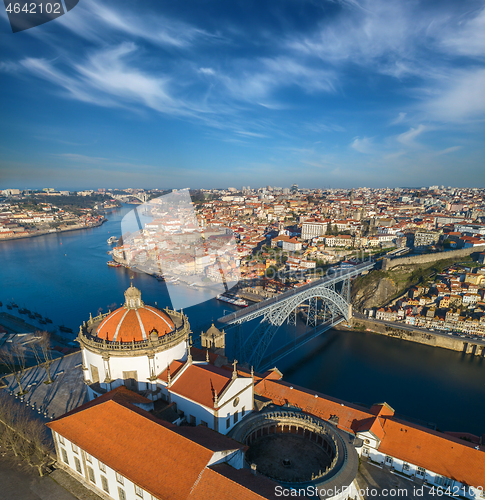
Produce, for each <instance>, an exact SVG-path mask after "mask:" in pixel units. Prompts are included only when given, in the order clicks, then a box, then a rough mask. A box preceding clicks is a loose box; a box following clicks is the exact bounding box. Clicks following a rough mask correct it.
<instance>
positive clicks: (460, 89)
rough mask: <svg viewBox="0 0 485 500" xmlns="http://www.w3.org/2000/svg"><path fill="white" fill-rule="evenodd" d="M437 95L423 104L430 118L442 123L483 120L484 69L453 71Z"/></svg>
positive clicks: (484, 101) (484, 96)
mask: <svg viewBox="0 0 485 500" xmlns="http://www.w3.org/2000/svg"><path fill="white" fill-rule="evenodd" d="M441 87H442V88H441V89H436V93H437V94H438V95H437V96H435V97H432V98H431V99H429V100H427V101H426V102H425V110H426V111H427V112H428V113H429V115H430V117H432V118H434V119H435V120H440V121H444V122H462V121H466V120H476V119H482V120H483V119H485V92H484V89H485V69H484V68H478V67H474V68H470V69H465V70H454V71H453V72H451V74H450V77H449V79H448V80H447V81H445V82H443V83H442V85H441Z"/></svg>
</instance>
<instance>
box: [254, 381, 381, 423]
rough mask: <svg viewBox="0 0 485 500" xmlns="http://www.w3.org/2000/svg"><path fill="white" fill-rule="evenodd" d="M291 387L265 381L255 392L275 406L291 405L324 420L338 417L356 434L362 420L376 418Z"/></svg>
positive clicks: (256, 386) (360, 408)
mask: <svg viewBox="0 0 485 500" xmlns="http://www.w3.org/2000/svg"><path fill="white" fill-rule="evenodd" d="M290 387H291V385H290V384H288V383H287V382H283V381H274V380H268V379H263V380H261V381H260V382H259V383H258V384H256V385H255V387H254V392H255V393H256V394H259V395H260V396H264V397H266V398H268V399H271V400H272V401H273V402H274V403H275V404H279V405H283V404H285V403H289V404H291V405H293V406H297V407H298V408H301V409H302V410H303V411H305V412H306V413H310V414H312V415H315V416H316V417H319V418H322V419H323V420H330V418H331V417H332V416H337V417H338V419H339V423H338V426H339V427H341V428H342V429H345V430H351V431H354V432H355V430H356V429H357V428H358V426H359V424H360V422H361V421H362V420H364V419H366V418H369V417H374V415H373V414H372V413H370V411H369V410H366V409H365V408H362V407H360V406H357V405H353V404H349V403H346V402H344V401H341V400H339V399H335V398H330V397H329V396H325V395H324V394H320V393H318V392H315V391H310V390H309V389H305V388H303V387H298V386H292V387H293V389H290ZM315 395H316V396H318V397H315Z"/></svg>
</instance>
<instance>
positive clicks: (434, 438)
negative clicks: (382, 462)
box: [379, 418, 485, 487]
mask: <svg viewBox="0 0 485 500" xmlns="http://www.w3.org/2000/svg"><path fill="white" fill-rule="evenodd" d="M380 420H381V422H382V427H383V429H384V432H385V437H384V439H383V440H382V442H381V445H380V447H379V451H380V452H382V453H385V454H386V455H390V456H393V457H398V458H400V459H401V460H404V461H406V462H409V463H412V464H415V465H418V466H420V467H424V468H425V469H427V470H430V471H433V472H436V473H438V474H440V475H443V476H446V477H450V478H452V479H455V480H456V481H459V482H460V483H465V484H468V485H470V486H475V487H478V486H482V487H485V447H483V446H482V447H480V449H479V450H476V449H475V448H474V445H473V444H471V443H469V444H467V443H466V442H464V441H462V440H460V439H455V438H452V437H450V436H446V435H444V434H441V433H439V432H437V431H431V430H429V429H425V428H421V427H419V426H415V425H411V424H409V423H407V422H403V421H400V420H395V419H391V418H380Z"/></svg>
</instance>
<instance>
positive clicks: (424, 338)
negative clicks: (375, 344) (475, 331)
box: [335, 317, 485, 357]
mask: <svg viewBox="0 0 485 500" xmlns="http://www.w3.org/2000/svg"><path fill="white" fill-rule="evenodd" d="M335 328H336V329H338V330H360V331H366V332H373V333H378V334H379V335H385V336H386V337H393V338H397V339H401V340H408V341H410V342H415V343H418V344H424V345H429V346H432V347H441V348H442V349H449V350H452V351H458V352H462V353H464V354H472V355H475V356H480V357H485V339H481V340H474V339H471V338H467V337H465V338H462V337H457V336H455V335H448V334H447V333H440V332H433V331H430V330H425V329H423V328H414V327H412V326H409V325H401V324H396V323H393V324H389V322H385V321H379V320H374V319H367V318H360V317H354V318H352V323H351V326H350V327H348V326H345V324H343V323H341V324H339V325H337V326H336V327H335Z"/></svg>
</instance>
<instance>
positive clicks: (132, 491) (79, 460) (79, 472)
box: [52, 431, 160, 500]
mask: <svg viewBox="0 0 485 500" xmlns="http://www.w3.org/2000/svg"><path fill="white" fill-rule="evenodd" d="M52 435H53V437H54V443H55V446H56V451H57V459H58V462H59V463H62V464H63V465H64V466H65V467H66V468H68V469H69V471H70V472H71V473H72V474H73V475H74V476H75V477H76V476H78V480H80V481H82V480H83V479H84V482H85V483H88V484H89V485H90V486H91V487H92V488H93V489H94V490H95V491H96V490H98V491H96V492H97V493H98V494H99V493H100V492H102V493H104V494H105V495H107V496H109V497H111V498H113V499H115V500H142V499H143V500H147V499H148V500H160V499H157V498H155V497H154V496H152V495H151V494H150V493H148V492H147V491H145V490H143V488H141V487H140V486H139V485H137V484H134V483H133V482H132V481H130V480H129V479H128V478H126V477H124V476H122V475H120V474H118V473H117V472H116V471H114V470H113V469H111V468H110V467H108V465H106V464H104V463H103V462H100V461H99V460H98V459H97V458H95V457H93V456H92V455H90V454H89V453H86V452H85V451H84V450H82V449H81V448H79V447H78V446H76V445H75V444H74V443H72V442H70V441H69V440H68V439H66V438H64V437H62V436H61V435H60V434H58V433H57V432H54V431H52Z"/></svg>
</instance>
